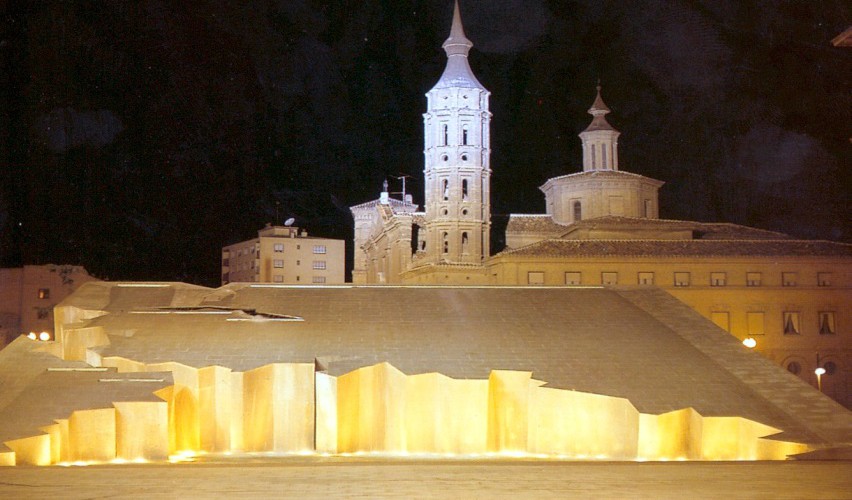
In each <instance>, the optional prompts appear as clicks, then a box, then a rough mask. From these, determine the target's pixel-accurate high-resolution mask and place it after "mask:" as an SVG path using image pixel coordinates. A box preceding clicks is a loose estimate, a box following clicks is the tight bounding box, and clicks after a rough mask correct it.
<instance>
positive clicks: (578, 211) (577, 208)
mask: <svg viewBox="0 0 852 500" xmlns="http://www.w3.org/2000/svg"><path fill="white" fill-rule="evenodd" d="M581 220H583V205H581V204H580V202H579V201H575V202H574V222H580V221H581Z"/></svg>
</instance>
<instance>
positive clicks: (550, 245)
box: [351, 6, 852, 407]
mask: <svg viewBox="0 0 852 500" xmlns="http://www.w3.org/2000/svg"><path fill="white" fill-rule="evenodd" d="M471 47H472V43H471V42H470V40H468V39H467V37H466V36H465V34H464V30H463V27H462V23H461V18H460V16H459V11H458V7H457V6H456V9H455V11H454V15H453V22H452V28H451V30H450V36H449V38H447V40H446V41H445V42H444V44H443V48H444V50H445V51H446V54H447V65H446V68H445V69H444V72H443V74H442V75H441V78H440V79H439V80H438V83H436V84H435V86H434V87H433V88H432V89H431V90H430V91H429V92H428V93H427V94H426V96H427V110H426V113H424V115H423V116H424V157H425V168H424V176H425V182H424V186H425V193H424V200H425V201H424V210H422V211H421V210H420V207H419V206H418V205H416V204H414V203H413V202H412V199H411V197H410V196H407V197H406V199H404V200H397V199H394V198H392V197H391V196H390V194H389V193H388V190H387V187H386V186H385V188H384V190H383V192H382V193H381V196H380V197H379V199H377V200H374V201H370V202H367V203H363V204H360V205H357V206H354V207H351V212H352V215H353V217H354V221H355V228H354V229H355V231H354V233H355V241H354V247H355V248H354V255H355V261H354V269H353V274H352V279H353V283H355V284H412V285H435V284H443V285H493V286H566V285H567V286H617V285H645V286H648V285H653V286H656V287H659V288H662V289H663V290H665V291H667V292H668V293H670V294H671V295H673V296H675V297H676V298H678V299H679V300H681V301H683V302H684V303H686V304H687V305H689V306H690V307H692V308H693V309H695V310H696V311H698V312H699V313H701V314H702V315H703V316H704V317H706V318H707V319H709V320H711V321H713V322H714V323H715V324H716V325H717V326H719V327H720V328H722V329H724V330H726V331H727V332H729V333H730V334H732V335H734V336H735V337H737V338H738V339H739V340H741V341H744V342H745V343H746V344H747V345H749V346H752V347H753V348H754V349H755V350H757V351H758V352H760V353H761V354H763V355H764V356H766V357H768V358H770V359H771V360H773V361H774V362H775V363H777V364H779V365H781V366H783V367H785V368H786V369H787V370H788V371H790V372H791V373H793V374H796V375H798V376H799V377H800V378H802V379H804V380H805V381H807V382H809V383H811V384H812V385H814V386H821V388H822V390H823V391H824V392H826V394H828V395H830V396H832V397H833V398H835V399H836V400H838V401H840V402H841V403H843V404H844V405H846V406H847V407H852V397H850V393H852V380H850V370H849V367H850V366H852V350H850V348H849V342H848V339H847V332H848V327H847V325H848V323H849V319H848V317H847V316H846V311H847V310H848V306H849V304H850V303H852V293H850V283H851V282H852V245H848V244H843V243H836V242H831V241H823V240H818V241H815V240H799V239H796V238H793V237H791V236H789V235H786V234H782V233H777V232H772V231H765V230H761V229H756V228H750V227H745V226H740V225H736V224H728V223H701V222H694V221H678V220H666V219H660V211H659V204H658V191H659V189H660V187H662V185H663V184H664V183H663V182H662V181H658V180H655V179H651V178H648V177H645V176H642V175H639V174H635V173H631V172H626V171H624V170H620V169H619V158H618V137H619V132H618V131H617V130H616V129H615V128H614V127H612V126H611V125H610V124H609V122H608V121H607V119H606V115H607V114H608V113H610V109H609V107H608V106H607V105H606V103H605V102H604V100H603V98H602V97H601V88H600V86H598V88H597V95H596V97H595V99H594V102H593V103H592V105H591V107H590V109H589V110H588V112H589V114H590V115H591V116H592V120H591V123H590V124H589V126H588V127H587V128H586V129H585V130H584V131H582V132H581V133H580V134H579V136H580V140H581V141H582V151H583V158H582V166H583V170H582V171H581V172H577V173H569V174H566V175H562V176H559V177H555V178H552V179H548V180H547V181H546V182H545V183H544V184H543V185H542V186H541V187H540V189H541V191H542V192H543V193H544V198H545V213H544V214H511V215H510V217H509V222H508V225H507V228H506V235H505V236H506V237H505V240H506V248H505V249H503V250H501V251H500V252H498V253H496V254H494V255H492V254H491V249H490V248H489V240H490V230H491V222H490V216H491V208H490V184H489V178H490V174H491V169H490V154H491V145H490V119H491V113H490V111H489V109H488V98H489V92H488V90H487V89H485V87H484V86H483V85H482V84H481V83H480V82H479V81H478V80H477V79H476V77H475V76H474V74H473V72H472V71H471V68H470V65H469V63H468V52H469V50H470V48H471ZM818 369H822V370H824V371H825V373H824V374H823V375H822V377H820V376H817V375H816V373H815V372H816V371H817V370H818Z"/></svg>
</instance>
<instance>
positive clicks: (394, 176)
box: [391, 174, 411, 201]
mask: <svg viewBox="0 0 852 500" xmlns="http://www.w3.org/2000/svg"><path fill="white" fill-rule="evenodd" d="M391 177H393V178H394V179H400V180H402V192H401V193H399V192H397V193H393V194H401V195H402V201H405V179H407V178H409V177H411V176H410V175H408V174H399V175H392V176H391Z"/></svg>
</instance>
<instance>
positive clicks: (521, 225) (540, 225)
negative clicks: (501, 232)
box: [506, 214, 569, 234]
mask: <svg viewBox="0 0 852 500" xmlns="http://www.w3.org/2000/svg"><path fill="white" fill-rule="evenodd" d="M568 227H569V226H563V225H562V224H557V223H556V222H553V218H552V217H551V216H549V215H539V214H510V215H509V223H508V225H507V226H506V231H510V232H516V233H554V234H562V233H564V232H565V231H567V230H568Z"/></svg>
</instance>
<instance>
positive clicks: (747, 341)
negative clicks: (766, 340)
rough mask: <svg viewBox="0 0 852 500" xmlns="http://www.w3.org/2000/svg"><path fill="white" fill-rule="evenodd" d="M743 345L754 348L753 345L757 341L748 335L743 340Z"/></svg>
mask: <svg viewBox="0 0 852 500" xmlns="http://www.w3.org/2000/svg"><path fill="white" fill-rule="evenodd" d="M743 345H744V346H746V347H748V348H749V349H754V347H755V346H756V345H757V341H756V340H754V339H753V338H752V337H749V338H747V339H745V340H743Z"/></svg>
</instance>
